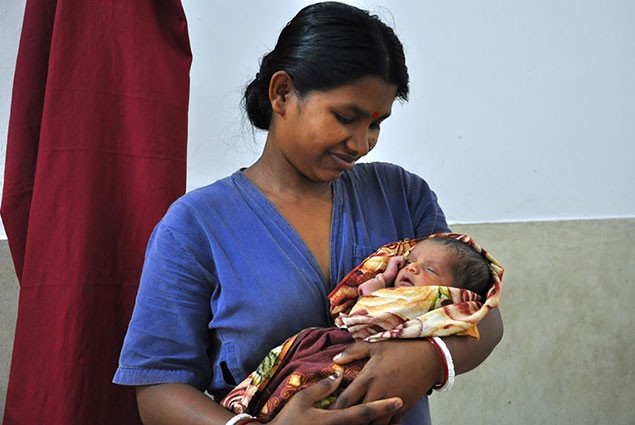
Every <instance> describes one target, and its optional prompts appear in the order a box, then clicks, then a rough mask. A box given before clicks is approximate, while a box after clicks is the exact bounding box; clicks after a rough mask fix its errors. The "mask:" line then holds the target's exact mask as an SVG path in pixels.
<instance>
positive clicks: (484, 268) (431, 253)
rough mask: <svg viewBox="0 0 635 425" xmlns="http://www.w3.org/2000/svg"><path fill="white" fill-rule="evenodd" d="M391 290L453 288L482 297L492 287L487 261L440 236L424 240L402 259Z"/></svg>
mask: <svg viewBox="0 0 635 425" xmlns="http://www.w3.org/2000/svg"><path fill="white" fill-rule="evenodd" d="M404 258H405V260H406V264H405V266H404V267H402V268H401V270H399V273H398V274H397V277H396V278H395V287H402V286H431V285H437V286H453V287H456V288H463V289H468V290H470V291H472V292H476V293H477V294H479V295H481V296H482V297H485V295H486V293H487V290H488V288H489V287H490V285H491V283H492V274H491V272H490V269H489V266H488V264H487V260H485V258H483V256H482V255H481V254H479V253H478V252H476V251H475V250H474V249H473V248H472V247H470V246H469V245H467V244H466V243H464V242H461V241H460V240H457V239H454V238H451V237H448V236H442V237H438V238H431V239H424V240H422V241H421V242H419V243H417V244H416V245H415V246H414V247H413V248H412V249H411V250H410V251H409V252H408V253H407V254H406V255H405V257H404Z"/></svg>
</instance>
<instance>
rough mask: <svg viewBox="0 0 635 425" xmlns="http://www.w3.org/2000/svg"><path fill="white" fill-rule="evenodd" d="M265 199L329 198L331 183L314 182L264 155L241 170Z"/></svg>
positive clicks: (285, 164)
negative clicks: (265, 196)
mask: <svg viewBox="0 0 635 425" xmlns="http://www.w3.org/2000/svg"><path fill="white" fill-rule="evenodd" d="M243 174H244V175H245V176H247V178H248V179H249V180H251V182H252V183H254V184H255V185H256V186H257V187H258V188H259V189H260V190H261V191H262V192H263V193H264V194H265V195H267V197H276V198H286V199H289V200H291V199H307V198H313V199H320V198H329V199H330V198H331V196H332V194H331V187H332V185H333V183H332V182H316V181H313V180H310V179H308V178H306V177H305V176H303V175H302V174H300V173H299V172H298V170H297V169H296V168H294V167H293V166H291V164H289V163H288V162H286V163H283V162H282V161H271V160H270V159H269V158H268V157H267V156H266V155H265V154H264V153H263V155H262V156H261V157H260V158H259V159H258V160H257V161H256V162H255V163H254V164H252V165H251V166H250V167H248V168H246V169H245V170H243Z"/></svg>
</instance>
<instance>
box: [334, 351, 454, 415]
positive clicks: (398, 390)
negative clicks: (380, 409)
mask: <svg viewBox="0 0 635 425" xmlns="http://www.w3.org/2000/svg"><path fill="white" fill-rule="evenodd" d="M364 358H368V359H369V360H368V363H366V366H364V369H362V371H361V372H360V374H359V375H358V376H357V377H356V378H355V380H354V381H353V382H352V383H351V384H350V385H349V386H348V387H347V388H346V389H345V390H344V392H342V394H341V395H340V396H339V397H338V398H337V400H336V401H335V403H334V404H333V406H332V408H334V409H342V408H346V407H349V406H354V405H357V404H359V403H368V402H371V401H373V400H381V399H385V398H388V397H399V398H400V399H401V400H402V401H403V407H402V408H401V409H400V410H399V412H395V414H394V415H393V416H392V417H387V416H383V417H378V418H377V419H375V420H373V421H372V422H370V423H371V424H373V425H385V424H395V423H398V421H399V420H400V419H401V417H402V416H403V415H404V414H405V413H406V412H408V410H410V409H411V408H412V407H413V406H414V405H415V403H416V402H417V401H418V400H419V399H420V398H421V397H423V395H424V394H426V392H427V391H428V390H429V389H430V388H432V386H434V385H435V384H437V383H439V382H440V381H441V380H442V378H443V368H442V365H441V360H440V359H439V356H438V354H437V353H436V350H435V348H434V347H433V346H432V344H430V343H429V342H428V341H426V340H420V339H417V340H390V341H383V342H373V343H368V342H357V343H355V344H352V345H350V346H349V347H348V348H346V350H344V352H343V353H342V355H341V356H340V357H337V358H336V359H335V361H336V362H337V363H339V364H346V363H350V362H351V361H353V360H359V359H364Z"/></svg>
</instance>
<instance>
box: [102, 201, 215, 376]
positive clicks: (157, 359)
mask: <svg viewBox="0 0 635 425" xmlns="http://www.w3.org/2000/svg"><path fill="white" fill-rule="evenodd" d="M174 209H176V211H174ZM174 209H173V210H172V211H170V213H169V214H168V215H167V216H166V217H165V218H164V219H163V221H161V222H160V223H159V224H158V225H157V227H156V228H155V230H154V232H153V234H152V236H151V237H150V240H149V244H148V247H147V251H146V260H145V263H144V267H143V271H142V276H141V282H140V286H139V292H138V294H137V299H136V305H135V310H134V313H133V316H132V319H131V321H130V324H129V328H128V333H127V335H126V338H125V341H124V345H123V349H122V352H121V357H120V363H119V368H118V369H117V372H116V374H115V378H114V382H115V383H117V384H123V385H148V384H157V383H167V382H181V383H187V384H190V385H193V386H195V387H197V388H200V389H204V388H206V387H207V386H208V384H209V382H210V380H211V375H212V372H211V365H210V360H209V357H208V354H207V353H208V349H209V344H210V342H209V341H210V339H209V335H208V324H209V322H210V320H211V316H212V313H211V308H210V298H211V296H212V292H213V290H214V285H213V284H212V283H213V277H212V275H211V273H210V267H209V264H204V260H202V258H203V257H204V255H205V254H204V252H201V251H202V249H201V247H204V246H205V245H206V244H205V241H202V240H196V237H197V232H196V231H195V230H194V231H192V229H195V220H193V218H192V217H189V216H188V215H187V214H185V213H183V211H178V209H179V207H178V206H177V207H174ZM171 223H174V224H176V226H178V227H177V228H175V227H173V226H171ZM184 228H186V229H190V230H189V231H187V232H183V231H182V229H184ZM195 247H196V248H195ZM209 257H210V258H211V255H210V256H209Z"/></svg>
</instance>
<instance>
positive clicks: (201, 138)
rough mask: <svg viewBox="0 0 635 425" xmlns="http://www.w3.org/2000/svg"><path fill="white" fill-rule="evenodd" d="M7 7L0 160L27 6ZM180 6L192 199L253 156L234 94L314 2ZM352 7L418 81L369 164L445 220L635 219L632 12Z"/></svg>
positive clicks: (540, 5)
mask: <svg viewBox="0 0 635 425" xmlns="http://www.w3.org/2000/svg"><path fill="white" fill-rule="evenodd" d="M5 3H9V2H5ZM5 3H3V4H2V6H0V8H1V9H2V10H0V13H1V15H0V19H2V21H3V22H1V23H0V37H2V45H1V46H0V59H1V63H2V68H1V70H2V74H1V76H0V78H1V81H0V84H1V85H0V90H1V92H0V132H1V133H0V134H2V138H1V139H0V144H1V145H2V146H3V148H2V153H4V144H5V143H6V126H7V117H8V108H9V100H8V95H9V93H10V84H9V81H10V75H8V74H12V72H9V71H11V70H12V67H13V65H14V61H15V52H16V49H17V35H18V33H19V22H20V18H19V13H18V12H21V8H22V7H23V4H24V0H19V1H17V2H12V3H17V5H16V4H12V5H8V4H5ZM183 3H184V7H185V10H186V14H187V17H188V22H189V30H190V38H191V44H192V50H193V53H194V63H193V66H192V95H191V108H190V129H189V134H190V137H189V154H188V159H189V169H188V170H189V173H188V189H192V188H194V187H197V186H200V185H203V184H206V183H208V182H210V181H213V180H215V179H218V178H220V177H223V176H225V175H227V174H229V173H231V172H233V171H234V170H236V169H238V168H239V167H243V166H247V165H249V164H250V163H251V162H252V161H253V160H255V158H256V157H257V155H258V153H259V151H260V148H261V142H262V133H255V135H254V133H253V132H252V131H251V129H250V127H249V126H248V125H247V124H246V120H245V118H244V116H243V114H242V112H241V110H240V106H239V104H240V98H241V95H242V89H243V86H244V85H245V84H246V83H247V82H248V81H249V80H250V79H251V78H252V77H253V76H254V75H255V73H256V72H257V65H258V59H259V58H260V57H261V56H262V55H263V54H264V53H266V52H267V51H268V50H269V49H270V48H272V47H273V45H274V43H275V38H276V36H277V34H278V32H279V31H280V29H281V28H282V27H283V25H284V24H285V23H286V22H287V21H288V20H289V19H290V18H291V17H292V16H293V14H294V13H295V12H296V11H297V10H298V9H299V8H300V7H301V6H303V5H305V4H308V3H310V2H307V1H290V0H287V1H268V2H260V1H253V0H233V1H231V2H226V1H203V0H183ZM351 3H354V4H357V5H361V6H363V7H366V8H370V9H371V10H374V11H376V12H378V13H379V14H380V15H382V16H385V17H386V19H387V20H388V21H389V22H390V23H391V24H393V25H394V27H395V29H396V32H397V33H398V35H399V36H400V37H401V39H402V41H403V43H404V45H405V47H406V51H407V52H406V53H407V60H408V64H409V67H410V73H411V100H410V102H409V103H406V104H404V105H395V107H394V108H393V109H394V110H393V117H391V118H390V119H389V120H388V121H387V122H386V123H385V124H384V125H383V134H382V136H381V139H380V144H379V146H378V147H377V148H376V149H375V151H373V153H372V154H371V155H370V156H369V160H383V161H390V162H395V163H398V164H401V165H403V166H405V167H406V168H407V169H409V170H411V171H414V172H416V173H418V174H420V175H421V176H423V177H424V178H426V179H427V180H428V182H429V183H430V184H431V186H432V187H433V188H434V189H435V191H436V192H437V194H438V195H439V198H440V202H441V204H442V206H443V207H444V209H445V211H446V214H447V216H448V219H449V221H450V222H453V223H457V222H463V223H469V222H476V223H477V222H499V221H524V220H551V219H579V218H582V219H584V218H607V217H634V216H635V196H633V195H634V193H633V190H632V189H631V185H632V184H633V183H634V182H635V167H634V165H635V120H634V119H633V117H635V78H633V76H634V75H635V27H634V26H633V25H632V17H633V16H635V2H632V1H630V0H622V1H617V0H608V1H606V2H598V1H595V0H579V1H564V0H534V1H514V2H509V1H505V0H499V1H495V0H487V1H485V0H483V1H474V2H463V1H446V2H436V1H434V2H433V1H427V0H424V1H422V0H383V1H375V0H373V1H357V2H351ZM20 4H22V6H20ZM379 5H381V6H383V7H380V6H379ZM2 162H4V161H2Z"/></svg>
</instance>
